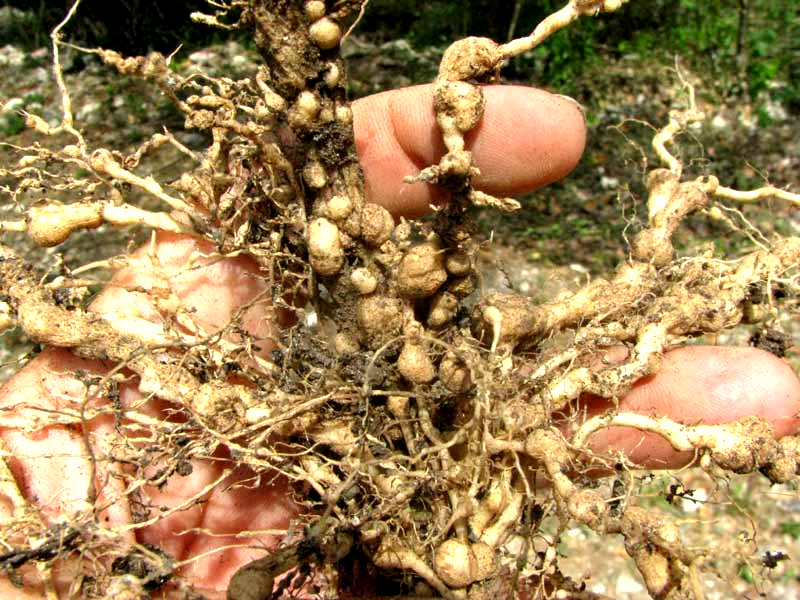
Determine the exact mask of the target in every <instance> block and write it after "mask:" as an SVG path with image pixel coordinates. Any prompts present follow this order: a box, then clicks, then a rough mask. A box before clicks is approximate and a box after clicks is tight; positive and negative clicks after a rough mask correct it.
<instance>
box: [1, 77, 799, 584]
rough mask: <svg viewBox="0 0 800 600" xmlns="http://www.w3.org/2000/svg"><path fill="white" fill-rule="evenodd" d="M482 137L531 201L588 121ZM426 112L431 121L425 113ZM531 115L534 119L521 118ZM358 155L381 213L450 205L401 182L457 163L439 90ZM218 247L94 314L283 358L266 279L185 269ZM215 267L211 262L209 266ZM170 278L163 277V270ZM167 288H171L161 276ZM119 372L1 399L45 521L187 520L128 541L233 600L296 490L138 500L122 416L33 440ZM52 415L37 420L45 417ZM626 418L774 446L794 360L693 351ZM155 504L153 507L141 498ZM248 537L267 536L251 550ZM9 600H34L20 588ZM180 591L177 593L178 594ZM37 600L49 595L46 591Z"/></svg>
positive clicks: (399, 108)
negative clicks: (725, 425) (90, 517)
mask: <svg viewBox="0 0 800 600" xmlns="http://www.w3.org/2000/svg"><path fill="white" fill-rule="evenodd" d="M485 94H486V99H487V107H486V113H485V116H484V118H483V121H482V123H481V125H480V126H479V127H478V128H477V129H476V130H474V131H473V132H471V133H470V135H469V137H468V139H469V140H470V143H471V149H472V150H473V151H474V157H475V160H476V163H477V166H478V167H479V168H480V170H481V173H482V175H481V176H480V177H479V178H477V179H476V184H477V186H478V187H479V188H481V189H482V190H484V191H486V192H489V193H491V194H493V195H513V194H518V193H521V192H524V191H527V190H530V189H533V188H535V187H538V186H540V185H543V184H546V183H548V182H551V181H553V180H555V179H558V178H560V177H562V176H564V175H566V173H568V172H569V171H570V170H571V169H572V168H573V167H574V165H575V163H576V162H577V160H578V159H579V157H580V154H581V152H582V149H583V143H584V127H583V122H582V118H581V117H580V115H579V113H578V111H577V109H576V108H575V107H574V106H573V105H572V104H571V103H570V102H568V101H566V100H564V99H561V98H558V97H555V96H552V95H549V94H546V93H544V92H539V91H536V90H531V89H527V88H514V87H505V86H504V87H489V88H486V90H485ZM421 106H427V107H428V109H427V110H420V107H421ZM521 115H525V118H524V119H523V118H521ZM354 118H355V127H356V140H357V146H358V150H359V154H360V157H361V161H362V165H363V168H364V172H365V179H366V185H367V191H368V193H369V195H370V199H371V200H372V201H375V202H379V203H381V204H383V205H384V206H387V207H388V208H390V210H392V212H393V213H395V214H396V215H399V214H405V215H407V216H417V215H419V214H422V213H424V212H425V211H426V210H427V207H428V205H429V204H430V203H431V202H436V201H439V200H440V199H441V198H440V197H439V196H438V192H437V190H436V189H435V188H434V187H432V186H427V185H422V184H415V185H408V184H404V183H402V180H403V177H404V176H406V175H409V174H414V173H415V172H416V171H418V170H419V169H420V168H421V167H424V166H426V165H428V164H432V163H435V162H437V160H438V158H439V156H440V155H441V154H442V153H443V147H442V144H441V141H440V136H439V134H438V130H437V128H436V124H435V120H434V115H433V110H432V107H431V99H430V91H429V89H427V88H426V87H419V88H411V89H407V90H400V91H396V92H392V93H387V94H381V95H378V96H374V97H372V98H369V99H365V100H363V101H361V102H359V103H356V105H355V106H354ZM198 250H200V251H207V250H210V248H209V247H208V246H206V245H204V244H201V243H198V242H196V241H195V240H192V239H191V238H188V237H182V236H176V235H171V234H159V235H158V242H157V244H156V245H155V247H154V248H149V247H145V248H143V249H141V250H139V251H138V252H137V254H136V258H137V259H138V261H139V263H138V265H135V266H132V267H130V268H127V269H124V270H122V271H120V272H119V273H118V274H117V275H116V277H115V279H114V283H113V284H112V285H111V286H110V287H109V288H108V289H107V290H106V291H105V292H104V293H103V294H102V295H101V296H100V297H99V298H98V299H97V300H96V301H95V303H94V304H93V307H92V310H94V311H96V312H98V313H101V314H109V315H110V314H117V315H118V314H120V313H121V312H122V313H125V314H128V315H130V316H137V317H143V318H146V319H149V320H152V321H153V322H158V321H159V319H160V316H159V312H158V310H157V308H156V306H155V303H154V299H153V298H154V296H155V295H156V293H155V292H157V289H158V288H159V287H163V286H164V285H165V284H166V285H167V286H168V287H169V290H170V291H171V292H173V293H174V294H175V295H176V296H177V297H178V298H179V299H180V302H181V303H182V304H183V306H184V307H186V308H191V309H193V310H194V313H193V316H194V319H195V321H196V322H197V323H199V324H201V325H202V326H203V328H204V329H205V330H206V331H213V330H216V329H218V328H220V327H222V326H224V325H225V324H226V323H227V322H228V321H229V319H230V316H231V314H233V313H234V312H235V311H237V310H238V309H239V307H242V306H247V305H249V308H247V309H246V311H245V312H244V314H243V315H242V324H243V326H244V328H245V329H247V330H248V332H249V333H250V334H252V335H254V336H255V337H256V338H260V339H263V340H265V343H263V344H261V346H262V350H261V353H262V355H266V353H267V352H268V351H269V344H268V342H267V340H269V338H270V337H271V336H272V335H273V333H274V327H275V325H274V321H273V319H272V310H271V308H270V306H268V305H267V304H266V302H265V301H263V300H258V298H259V297H261V295H262V292H264V291H265V290H266V289H267V287H266V284H265V283H264V281H263V278H262V277H261V276H260V275H259V273H258V271H257V268H256V266H255V265H254V264H253V263H252V262H250V261H249V260H247V259H245V258H236V259H226V260H224V261H218V262H213V263H210V262H208V261H206V264H205V266H202V267H201V268H192V269H187V268H186V265H187V264H189V263H190V262H191V261H190V258H191V257H192V256H193V255H195V253H196V252H197V251H198ZM194 264H203V261H202V260H201V261H200V262H199V263H198V262H195V263H194ZM155 267H157V268H155ZM157 271H159V272H161V273H168V274H169V276H168V277H167V279H166V280H164V279H162V278H159V277H158V276H156V275H155V273H156V272H157ZM111 367H113V365H110V364H103V363H102V362H100V361H88V360H83V359H79V358H76V357H74V356H73V355H72V354H70V353H69V352H68V351H65V350H61V349H48V350H45V351H44V352H43V353H42V354H41V355H39V356H38V357H37V358H36V359H34V360H33V361H31V363H30V364H29V365H28V366H27V367H26V368H25V369H24V370H23V371H22V372H21V373H19V374H18V375H17V376H16V377H14V379H12V380H11V381H10V382H9V383H8V384H7V385H6V386H5V387H4V388H3V390H2V392H0V406H2V407H3V408H4V409H6V410H5V412H4V413H3V416H2V419H1V420H0V425H2V426H3V427H4V429H3V431H2V437H3V440H4V442H5V444H6V447H7V451H8V452H9V456H13V457H14V458H13V459H9V463H10V464H11V467H12V470H13V472H14V475H15V477H16V480H17V481H18V483H19V485H20V488H21V490H22V492H23V493H24V495H25V496H26V497H27V498H28V499H29V500H31V501H32V502H33V503H34V504H35V505H36V506H38V507H39V510H40V511H41V515H42V517H43V518H44V519H45V521H47V522H55V521H56V520H58V519H59V516H60V515H67V516H71V515H74V514H76V513H78V512H80V511H85V509H86V501H87V499H89V500H92V498H91V497H89V495H88V494H87V490H88V489H89V488H90V487H91V486H90V483H91V482H92V479H94V481H95V485H96V488H97V489H98V490H99V492H98V494H97V498H96V499H94V500H93V502H94V503H95V504H96V506H98V518H99V519H100V522H101V523H102V524H103V526H104V527H105V528H106V529H113V528H117V529H119V528H122V527H124V526H125V525H127V524H131V523H136V522H140V521H141V520H142V519H143V518H145V519H146V518H147V517H148V516H155V515H153V514H151V515H145V514H144V513H143V512H142V501H143V499H145V497H146V499H147V501H148V502H149V503H150V505H151V506H153V507H163V508H164V509H166V510H167V511H169V510H170V509H173V508H176V507H181V506H182V505H183V504H184V503H185V502H186V501H187V500H190V499H192V498H197V497H201V498H202V499H203V502H202V503H198V502H190V503H188V505H187V506H186V507H185V509H183V508H182V509H181V510H176V511H175V512H172V513H171V514H168V515H167V516H165V517H163V518H160V519H155V520H154V521H155V522H153V523H152V524H148V525H138V526H136V527H131V528H128V529H126V530H125V532H124V534H125V535H126V536H128V539H129V541H130V543H131V544H134V543H139V544H150V545H153V546H156V547H158V548H161V549H162V550H163V551H165V552H167V553H168V554H169V555H171V556H172V557H174V558H175V559H176V560H178V561H184V564H183V566H182V567H181V568H180V571H179V572H180V574H181V575H182V576H183V577H184V578H185V580H186V581H188V582H189V583H191V584H192V585H193V586H194V587H195V588H196V589H197V590H198V591H200V592H202V593H203V594H205V595H206V596H207V597H222V596H223V595H224V590H225V589H226V588H227V584H228V581H229V579H230V577H231V576H232V574H233V573H234V572H235V571H236V570H237V569H238V568H239V567H241V566H242V565H244V564H246V563H248V562H250V561H251V560H254V559H256V558H260V557H261V556H263V555H264V549H265V548H270V547H273V546H274V545H275V544H276V543H277V541H278V539H279V537H278V535H277V534H274V533H272V532H278V531H281V530H285V529H286V527H287V526H288V524H289V522H290V520H291V519H292V518H293V517H294V516H296V514H297V511H298V510H299V507H298V506H297V505H295V504H294V503H293V502H292V500H291V497H290V496H289V493H288V483H287V482H286V481H285V480H283V479H280V478H278V479H275V480H272V481H269V482H266V481H262V482H260V483H259V484H258V485H257V486H255V487H253V486H250V487H235V486H233V485H232V484H234V483H235V482H237V481H242V480H245V479H246V478H247V476H248V473H247V472H246V470H245V469H242V468H240V469H238V470H236V471H234V472H233V473H231V474H230V475H228V476H227V479H226V481H225V483H224V484H222V485H217V486H216V487H215V488H214V489H213V491H210V492H208V493H204V490H206V488H207V486H208V485H209V484H210V483H211V482H214V481H215V480H217V479H218V478H220V477H221V476H223V474H224V472H225V470H226V469H227V468H230V467H231V466H232V463H231V461H230V460H229V458H228V457H227V456H226V455H224V454H219V455H218V456H215V459H214V460H196V459H193V460H192V461H191V464H192V469H191V473H190V474H187V475H183V476H180V475H177V474H176V475H173V476H172V477H170V478H169V479H168V480H167V482H166V483H165V485H163V486H162V487H159V488H155V487H148V488H147V489H145V490H140V491H139V492H138V494H139V495H130V494H126V491H125V489H124V483H123V481H124V479H123V478H122V477H118V476H116V475H115V469H118V470H120V471H124V467H117V466H114V465H112V464H104V463H101V462H98V463H97V464H98V467H97V470H96V472H93V471H92V469H91V468H90V461H89V458H90V457H89V456H88V454H87V450H86V446H85V438H84V434H85V435H86V436H87V437H86V439H89V440H90V441H91V443H92V445H93V447H95V448H96V452H95V454H96V455H98V456H100V455H102V454H103V452H104V450H106V449H107V448H106V447H105V446H104V443H105V442H104V440H105V439H107V437H106V436H107V435H110V434H111V433H112V430H113V429H114V427H115V426H116V424H115V422H114V419H113V417H111V416H108V417H103V418H96V419H93V420H92V421H91V422H90V423H88V425H87V426H86V428H85V430H84V431H81V430H80V429H79V428H76V427H74V426H73V425H65V426H53V425H51V426H48V427H46V428H44V429H38V430H34V431H30V430H25V429H24V426H25V420H26V419H28V418H30V417H31V416H33V415H35V414H36V413H37V412H40V411H41V409H44V410H47V411H54V410H59V409H61V408H67V407H70V406H72V407H74V406H77V405H80V404H81V402H82V401H83V399H84V394H85V389H86V388H85V386H84V384H83V383H81V381H80V380H79V378H78V377H76V373H78V372H80V371H83V372H84V375H83V376H82V377H81V379H83V380H84V381H85V380H86V376H85V374H89V375H97V376H102V375H104V374H105V373H107V372H108V369H109V368H111ZM118 402H119V403H120V404H121V405H122V406H123V407H132V406H136V405H138V404H141V403H144V404H143V407H142V408H140V409H139V412H141V413H143V414H147V415H151V416H152V417H153V418H154V419H159V418H163V417H164V415H165V411H167V410H168V409H169V408H170V407H169V406H168V405H167V404H166V403H164V402H160V401H158V400H154V399H146V398H143V397H142V395H141V394H140V393H139V391H138V390H137V389H136V386H135V384H128V385H123V386H121V388H120V397H119V399H118ZM33 406H37V407H39V409H40V410H39V411H37V410H33V409H32V408H31V407H33ZM622 408H623V409H624V410H633V411H639V412H644V413H647V414H651V413H657V414H661V415H666V416H670V417H672V418H674V419H677V420H686V421H687V422H688V421H690V422H693V423H695V422H699V421H702V422H706V423H718V422H725V421H729V420H734V419H736V418H738V417H740V416H743V415H748V414H755V415H759V416H763V417H765V418H767V419H768V420H770V421H771V422H772V423H773V425H774V427H775V431H776V434H778V435H785V434H787V433H791V432H794V431H796V430H797V429H798V420H797V419H796V418H795V417H794V415H795V414H796V413H797V412H798V409H799V408H800V382H798V381H797V378H796V377H795V376H794V374H793V373H792V371H791V369H789V368H788V366H787V365H785V364H784V363H783V362H782V361H780V360H779V359H777V358H775V357H774V356H772V355H769V354H766V353H764V352H760V351H757V350H753V349H728V348H724V349H723V348H703V347H695V348H687V349H683V350H679V351H675V352H672V353H669V354H668V355H667V356H666V357H665V361H664V364H663V366H662V369H661V371H660V372H659V374H658V375H656V376H655V377H652V378H649V379H648V380H647V381H642V382H640V383H639V384H637V386H636V387H635V389H634V390H633V391H632V392H631V394H630V395H629V396H628V397H627V398H625V399H624V400H623V402H622ZM594 444H595V447H596V448H598V449H600V448H601V446H602V448H603V449H610V450H613V449H623V450H626V451H629V452H630V454H631V455H632V459H633V460H635V461H636V462H640V463H642V464H648V465H651V466H669V465H676V464H678V463H679V462H680V461H685V460H686V457H682V456H679V455H677V454H676V453H674V452H672V451H671V449H670V448H668V447H667V446H666V445H665V444H664V443H663V442H661V441H660V440H659V439H658V438H651V437H649V436H643V435H642V434H640V433H638V432H632V431H629V430H625V431H622V430H615V431H611V432H609V433H603V434H598V435H597V436H596V437H595V438H594ZM142 494H144V495H145V496H142ZM0 510H2V511H3V512H2V513H1V514H2V515H3V517H5V518H10V517H11V516H12V514H11V513H12V508H11V502H9V501H6V502H3V503H0ZM242 531H257V532H262V533H261V534H260V535H257V536H255V537H252V536H249V537H247V538H242V537H239V536H238V534H239V533H240V532H242ZM58 579H59V580H60V588H61V589H62V593H63V590H65V589H66V587H67V586H68V585H69V579H70V577H69V573H68V570H67V569H62V571H61V572H60V573H59V577H58ZM2 583H3V584H4V585H6V587H5V588H0V593H2V594H5V595H4V596H3V597H8V598H11V597H14V598H20V597H24V596H23V593H22V591H21V590H18V589H15V588H13V587H11V585H10V583H9V582H7V581H3V582H2ZM165 587H167V586H165ZM32 595H34V596H35V597H39V595H40V592H38V591H37V592H35V594H34V593H33V592H32Z"/></svg>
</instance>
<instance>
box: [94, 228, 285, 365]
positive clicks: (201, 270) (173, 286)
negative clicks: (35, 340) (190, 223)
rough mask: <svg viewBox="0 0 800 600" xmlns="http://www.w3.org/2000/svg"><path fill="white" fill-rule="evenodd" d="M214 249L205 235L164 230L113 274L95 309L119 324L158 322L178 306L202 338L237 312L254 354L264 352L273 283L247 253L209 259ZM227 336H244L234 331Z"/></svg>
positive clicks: (272, 333) (184, 320)
mask: <svg viewBox="0 0 800 600" xmlns="http://www.w3.org/2000/svg"><path fill="white" fill-rule="evenodd" d="M213 250H214V249H213V247H212V245H211V244H209V243H207V242H204V241H202V240H196V239H193V238H191V237H189V236H184V235H178V234H172V233H167V232H163V231H160V232H158V234H157V237H156V243H155V244H153V245H152V246H151V245H150V244H145V245H144V246H142V247H141V248H139V249H138V250H137V251H136V252H135V253H134V254H133V255H132V256H131V264H130V266H128V267H126V268H123V269H120V270H119V271H117V272H116V273H115V275H114V279H113V281H112V282H111V285H109V286H107V287H106V288H105V289H104V290H103V292H102V293H101V294H100V295H99V296H98V297H97V298H96V299H95V301H94V302H93V303H92V307H91V309H92V311H94V312H96V313H99V314H101V315H102V316H104V317H105V318H106V319H108V320H109V321H111V322H112V323H115V322H116V323H118V326H120V327H124V326H125V324H124V321H125V320H126V319H127V320H128V321H129V322H131V320H132V319H143V320H145V321H149V322H151V323H157V324H158V323H161V322H162V321H163V320H165V319H166V320H173V319H175V317H176V314H177V311H180V315H177V316H179V322H180V323H181V324H182V325H184V326H186V325H189V326H190V329H191V328H192V327H194V331H190V332H189V333H197V334H198V335H199V337H201V338H202V337H203V335H204V334H210V333H214V332H216V331H218V330H219V329H220V328H222V327H224V326H226V325H228V323H230V321H231V318H232V317H235V318H237V319H238V324H239V325H241V327H242V329H243V330H244V331H247V332H248V333H249V334H250V335H251V336H253V337H254V338H255V341H256V344H257V349H255V353H256V354H258V355H260V356H262V357H266V356H267V355H268V353H269V351H270V350H272V349H273V348H274V344H273V343H272V342H271V341H270V340H271V339H272V338H274V336H275V333H276V328H275V324H274V320H275V319H274V311H273V310H272V308H271V302H270V298H269V297H268V296H269V293H268V292H269V284H268V282H267V280H266V278H265V277H264V276H263V275H261V274H260V273H259V268H258V265H256V263H255V262H253V261H252V260H250V259H249V258H245V257H236V258H224V259H220V258H211V256H213ZM133 327H134V328H136V325H135V322H134V325H133ZM137 333H139V331H137ZM226 339H228V340H230V341H233V342H240V341H241V338H239V337H237V336H236V335H235V334H231V335H228V336H226Z"/></svg>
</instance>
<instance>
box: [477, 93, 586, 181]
mask: <svg viewBox="0 0 800 600" xmlns="http://www.w3.org/2000/svg"><path fill="white" fill-rule="evenodd" d="M484 94H485V96H486V111H485V114H484V118H483V120H482V121H481V123H480V124H479V125H478V127H477V128H476V129H475V130H474V131H472V132H470V135H469V136H468V141H469V142H470V143H471V149H472V151H473V153H474V156H475V164H476V166H477V167H478V168H479V169H480V171H481V175H480V176H479V177H478V178H477V179H476V184H477V185H478V187H480V188H481V189H482V190H483V191H485V192H488V193H490V194H493V195H506V196H513V195H517V194H523V193H526V192H529V191H532V190H534V189H536V188H539V187H541V186H543V185H547V184H548V183H552V182H554V181H558V180H559V179H561V178H563V177H565V176H566V175H568V174H569V173H570V172H571V171H572V170H573V169H574V168H575V167H576V166H577V164H578V162H579V161H580V158H581V156H582V154H583V150H584V147H585V145H586V123H585V120H584V117H583V111H581V109H580V107H579V105H578V104H577V103H576V102H575V101H574V100H572V99H571V98H567V97H566V96H560V95H557V94H551V93H549V92H546V91H544V90H539V89H535V88H528V87H522V86H489V87H487V88H486V89H485V90H484Z"/></svg>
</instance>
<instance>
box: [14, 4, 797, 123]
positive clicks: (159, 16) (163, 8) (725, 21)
mask: <svg viewBox="0 0 800 600" xmlns="http://www.w3.org/2000/svg"><path fill="white" fill-rule="evenodd" d="M70 4H71V2H66V1H65V2H51V1H50V0H0V6H5V7H15V8H18V9H22V10H24V11H25V16H24V18H20V17H13V16H12V17H10V18H5V19H3V21H2V23H0V46H2V45H4V44H6V43H14V44H17V45H21V46H22V47H23V48H24V49H27V50H32V49H34V48H37V47H41V46H44V45H47V44H48V34H49V31H50V29H52V27H53V26H54V25H55V24H56V23H58V21H59V20H60V19H61V18H63V16H64V13H65V11H66V9H67V7H68V6H69V5H70ZM563 4H564V0H558V1H555V0H514V1H506V2H496V1H494V0H421V1H420V0H372V1H371V2H370V3H369V5H368V7H367V11H366V15H365V17H364V19H363V20H362V22H361V24H360V26H359V33H360V34H361V35H363V36H365V37H367V38H370V39H371V40H372V41H376V42H382V41H388V40H393V39H399V38H404V39H407V40H408V41H409V42H410V43H411V45H412V46H413V47H415V48H416V49H423V48H429V47H432V46H433V47H439V46H441V47H445V46H446V45H448V44H449V43H450V42H451V41H453V40H455V39H458V38H460V37H464V36H467V35H483V36H489V37H491V38H493V39H495V40H500V41H505V40H507V39H509V37H515V36H519V35H523V34H525V33H528V32H530V31H531V30H532V29H533V27H534V26H535V25H536V23H538V22H539V21H540V20H541V19H543V18H544V17H545V16H547V15H548V14H550V13H552V12H553V11H554V10H556V9H558V8H559V7H560V6H562V5H563ZM193 11H204V12H211V11H212V8H211V6H210V5H209V3H208V2H206V1H205V0H179V1H175V2H163V1H160V0H83V2H82V3H81V6H80V10H79V11H78V14H77V16H76V18H75V19H73V22H72V23H71V24H70V27H69V31H68V37H69V38H70V39H72V40H73V41H75V42H77V43H80V44H85V45H91V46H104V47H110V48H114V49H116V50H120V51H122V52H125V53H128V54H140V53H144V52H147V51H149V50H159V51H161V52H171V51H172V50H174V49H175V48H176V47H177V46H178V45H179V44H184V47H185V48H189V49H192V48H197V47H200V46H203V45H207V44H210V43H212V42H214V41H218V40H219V39H220V38H222V37H224V36H225V34H224V33H223V32H219V31H215V30H211V29H209V28H205V27H202V26H197V25H194V24H193V23H191V21H190V19H189V14H190V13H191V12H193ZM631 55H636V57H637V58H638V59H642V60H643V61H644V62H645V63H646V62H647V60H648V59H656V60H658V61H659V62H661V63H663V62H664V61H667V62H669V61H671V60H673V59H674V57H676V56H680V57H682V59H683V60H686V61H688V63H689V65H690V66H691V67H692V68H693V70H694V71H695V72H700V73H704V74H705V75H706V76H707V81H708V85H709V86H712V85H713V86H714V87H715V90H714V91H715V92H717V94H718V95H719V97H723V98H750V99H756V98H758V97H759V95H761V97H762V98H763V92H768V94H769V96H770V97H771V98H772V99H774V100H777V101H780V102H781V103H782V104H783V105H784V106H785V107H786V108H787V109H788V110H790V111H791V112H794V113H797V112H800V2H797V0H631V1H630V2H629V3H628V4H627V5H625V6H624V7H623V8H622V9H621V10H619V11H617V12H616V13H614V14H612V15H604V16H603V17H602V18H598V19H583V20H582V21H581V23H580V24H579V25H577V26H573V27H569V28H567V29H566V30H565V31H562V32H559V33H558V34H556V35H555V36H554V38H553V39H551V40H550V41H549V42H548V43H547V44H544V45H543V46H542V47H541V48H538V49H536V50H535V51H533V52H531V53H529V55H526V56H523V57H519V58H517V59H515V61H514V63H513V64H511V65H510V66H509V68H507V69H506V70H505V71H504V74H505V76H506V77H508V78H510V79H519V80H525V81H536V82H537V83H538V84H539V85H544V86H552V87H554V88H558V89H559V90H561V91H563V92H564V93H567V94H569V93H573V92H574V91H575V89H574V88H576V86H578V85H579V79H580V75H581V74H582V73H584V72H586V71H587V70H594V68H596V67H598V66H599V65H600V64H601V63H602V61H604V60H608V59H612V60H613V59H617V58H621V57H624V56H631Z"/></svg>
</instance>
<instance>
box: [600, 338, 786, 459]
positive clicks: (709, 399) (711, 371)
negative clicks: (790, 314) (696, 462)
mask: <svg viewBox="0 0 800 600" xmlns="http://www.w3.org/2000/svg"><path fill="white" fill-rule="evenodd" d="M619 410H620V411H624V412H635V413H639V414H646V415H658V416H667V417H669V418H671V419H674V420H676V421H679V422H681V423H685V424H687V425H698V424H706V425H716V424H721V423H728V422H731V421H735V420H737V419H740V418H742V417H745V416H751V415H752V416H758V417H762V418H764V419H766V420H767V421H769V422H770V423H771V424H772V427H773V429H774V431H775V435H776V436H777V437H782V436H785V435H790V434H793V433H796V432H797V431H798V430H800V419H798V413H800V380H798V378H797V375H796V374H795V373H794V371H793V369H792V368H791V366H789V365H788V364H787V363H786V362H785V361H783V360H781V359H780V358H778V357H776V356H775V355H773V354H770V353H768V352H765V351H763V350H758V349H756V348H738V347H711V346H691V347H687V348H681V349H677V350H673V351H671V352H668V353H667V354H666V355H665V356H664V361H663V363H662V366H661V369H660V370H659V372H658V374H656V375H654V376H653V377H648V378H646V379H644V380H641V381H640V382H638V383H637V384H636V385H635V386H634V388H633V390H632V391H631V392H630V393H629V394H628V395H627V396H626V397H625V398H624V399H622V400H621V401H620V405H619ZM592 446H593V447H594V448H595V449H596V450H597V451H601V452H604V453H606V452H612V453H613V452H623V453H624V454H626V455H627V456H628V457H629V458H630V459H631V460H632V461H633V462H634V463H636V464H640V465H643V466H647V467H651V468H659V467H677V466H681V465H683V464H686V462H688V461H689V460H691V458H692V456H691V453H677V452H675V451H674V450H673V449H672V447H671V446H670V445H669V443H667V442H666V440H664V439H663V438H661V437H660V436H658V435H656V434H643V433H641V432H639V431H637V430H634V429H629V428H619V427H616V428H612V429H609V430H606V431H602V432H600V433H598V434H597V435H595V436H593V438H592Z"/></svg>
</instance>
